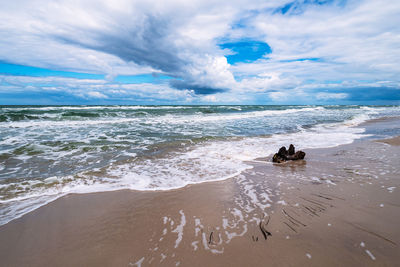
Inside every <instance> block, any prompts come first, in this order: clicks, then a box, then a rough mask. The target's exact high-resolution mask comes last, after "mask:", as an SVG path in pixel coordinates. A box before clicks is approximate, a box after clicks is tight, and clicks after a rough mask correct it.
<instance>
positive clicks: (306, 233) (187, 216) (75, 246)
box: [0, 138, 400, 266]
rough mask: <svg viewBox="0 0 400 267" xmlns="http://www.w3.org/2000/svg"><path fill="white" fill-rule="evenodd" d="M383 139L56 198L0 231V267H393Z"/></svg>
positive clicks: (393, 214)
mask: <svg viewBox="0 0 400 267" xmlns="http://www.w3.org/2000/svg"><path fill="white" fill-rule="evenodd" d="M384 142H385V143H382V142H373V141H362V142H356V143H354V144H351V145H345V146H340V147H336V148H330V149H319V150H310V151H306V152H307V156H306V161H299V162H291V163H285V164H279V165H274V164H271V163H270V162H267V161H265V162H264V160H263V159H259V160H257V161H254V162H252V164H253V165H254V168H253V169H250V170H248V171H246V172H244V173H243V174H242V175H239V176H238V177H235V178H232V179H229V180H226V181H221V182H210V183H203V184H197V185H192V186H187V187H185V188H183V189H179V190H173V191H166V192H136V191H128V190H124V191H115V192H105V193H95V194H82V195H76V194H75V195H68V196H66V197H63V198H60V199H58V200H56V201H54V202H52V203H50V204H48V205H46V206H44V207H41V208H39V209H37V210H35V211H33V212H31V213H29V214H27V215H25V216H23V217H22V218H20V219H17V220H15V221H12V222H10V223H8V224H6V225H4V226H1V227H0V240H1V242H0V265H1V266H140V265H141V266H395V265H397V264H398V262H399V261H400V253H399V244H400V227H399V223H400V194H399V189H400V188H399V186H400V175H399V174H400V167H399V166H400V157H399V156H400V155H399V154H400V149H399V147H398V146H392V145H388V144H394V143H396V144H398V142H399V138H396V139H391V140H386V141H384ZM268 160H269V159H268Z"/></svg>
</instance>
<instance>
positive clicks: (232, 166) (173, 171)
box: [0, 107, 369, 224]
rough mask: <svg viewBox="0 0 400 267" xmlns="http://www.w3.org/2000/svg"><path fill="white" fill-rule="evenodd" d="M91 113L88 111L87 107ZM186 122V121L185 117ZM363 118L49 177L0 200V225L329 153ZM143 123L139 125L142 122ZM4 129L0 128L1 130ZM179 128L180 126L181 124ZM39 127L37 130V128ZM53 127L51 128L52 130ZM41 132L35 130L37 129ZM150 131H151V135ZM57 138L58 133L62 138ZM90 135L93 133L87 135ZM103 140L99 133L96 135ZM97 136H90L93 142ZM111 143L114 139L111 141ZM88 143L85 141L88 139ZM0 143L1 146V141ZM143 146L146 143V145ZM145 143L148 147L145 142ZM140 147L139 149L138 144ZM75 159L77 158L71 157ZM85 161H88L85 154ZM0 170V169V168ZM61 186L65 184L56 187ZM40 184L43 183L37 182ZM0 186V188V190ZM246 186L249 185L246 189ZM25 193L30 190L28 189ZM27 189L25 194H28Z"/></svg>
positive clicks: (357, 132)
mask: <svg viewBox="0 0 400 267" xmlns="http://www.w3.org/2000/svg"><path fill="white" fill-rule="evenodd" d="M88 108H92V107H88ZM322 111H324V108H322V107H307V108H297V109H288V110H266V111H256V112H248V113H239V114H228V115H221V114H217V115H207V116H205V115H190V116H192V118H190V119H189V120H191V119H193V120H197V121H202V120H204V121H219V120H223V119H226V120H229V119H245V118H250V117H257V116H271V115H274V114H275V115H279V114H284V113H297V112H300V113H301V112H316V113H319V112H322ZM190 116H189V117H190ZM368 118H369V117H368V115H365V114H360V115H357V116H355V117H354V118H353V119H351V120H348V121H345V122H342V123H326V124H319V125H317V126H314V127H312V128H300V131H299V132H296V133H282V134H275V135H272V136H270V137H243V138H233V139H228V140H222V141H221V140H219V141H218V140H217V141H215V140H214V141H213V140H212V141H206V142H203V143H200V144H193V145H188V146H187V147H186V149H184V150H179V151H172V152H170V153H167V154H166V155H163V156H161V157H154V158H148V159H141V160H134V161H129V162H125V163H115V164H110V165H109V166H108V167H106V168H103V169H102V174H101V175H94V174H88V173H85V172H82V173H78V175H77V176H65V177H59V176H56V177H54V176H52V177H50V178H48V179H47V180H46V181H45V182H44V183H51V182H54V181H60V182H59V183H57V184H56V185H55V186H53V187H50V188H48V187H44V186H43V187H40V186H39V187H38V186H35V187H34V186H32V185H33V183H34V181H31V182H28V184H27V185H26V187H27V188H25V189H27V190H25V189H23V190H25V191H26V192H25V193H20V194H18V197H15V198H11V199H0V203H1V204H3V205H5V206H6V208H5V209H4V210H3V211H2V216H1V218H0V224H4V223H7V222H8V221H10V220H12V219H15V218H17V217H20V216H22V215H23V214H25V213H27V212H29V211H31V210H33V209H35V208H37V207H39V206H41V205H44V204H46V203H48V202H50V201H52V200H54V199H56V198H58V197H60V196H63V195H66V194H68V193H88V192H99V191H111V190H118V189H133V190H169V189H175V188H181V187H184V186H186V185H188V184H195V183H203V182H208V181H216V180H223V179H228V178H230V177H234V176H237V175H238V174H240V173H241V172H242V171H243V170H246V169H249V168H251V167H252V166H251V165H250V163H249V162H247V161H251V160H254V159H256V158H258V157H265V156H268V155H271V154H272V153H274V152H275V151H276V149H277V147H280V146H283V145H286V146H287V145H288V144H290V143H292V144H294V145H295V146H296V147H298V148H299V149H303V150H304V149H311V148H324V147H334V146H337V145H341V144H348V143H351V142H353V141H354V140H356V139H359V138H361V137H363V136H365V135H364V134H363V133H364V129H362V128H355V127H354V126H357V125H359V124H360V123H362V122H364V121H366V120H368ZM175 119H176V118H175V117H174V116H170V115H163V116H159V117H155V118H151V119H149V121H146V120H144V121H145V122H146V123H147V124H148V125H151V124H152V123H155V124H157V123H160V122H163V123H164V124H165V125H166V127H169V123H173V122H175V123H178V122H177V121H176V120H175ZM187 119H188V118H187V117H183V118H181V121H180V122H179V123H182V121H185V120H187ZM136 120H140V119H139V118H134V119H132V118H116V119H112V120H107V121H102V120H97V121H96V120H94V121H68V123H67V124H65V122H62V121H60V122H54V121H49V122H48V123H49V126H51V124H52V123H56V124H57V123H59V124H60V126H63V125H64V126H66V125H75V124H76V125H80V126H82V124H86V125H91V124H93V125H95V124H98V123H116V122H119V123H127V122H135V121H136ZM142 122H143V120H142ZM35 123H37V125H38V126H39V125H40V124H41V123H47V122H43V121H29V122H13V123H10V125H11V124H13V125H14V126H15V125H19V126H20V127H32V125H35ZM4 124H5V123H2V124H1V123H0V125H4ZM183 125H185V124H183ZM40 126H41V127H42V126H43V125H40ZM53 126H54V124H53ZM40 129H41V128H40ZM157 129H159V128H157V127H154V130H153V131H157ZM62 134H63V133H60V135H62ZM92 134H93V133H92ZM102 134H103V133H102ZM98 136H99V134H97V133H96V134H95V135H94V138H96V137H98ZM114 139H116V140H117V139H118V138H117V137H114ZM88 140H89V139H88ZM4 141H7V139H6V140H4ZM13 141H18V139H12V138H11V139H8V141H7V142H13ZM147 141H149V140H147ZM150 143H151V142H150ZM142 145H143V143H142ZM57 153H59V154H58V156H57V157H56V155H57V154H51V153H49V158H51V157H53V158H60V159H61V158H62V157H72V154H71V152H57ZM61 153H64V154H61ZM125 154H126V155H129V156H132V157H133V156H135V155H136V153H129V152H125ZM77 157H78V158H79V156H77ZM85 157H87V159H88V158H89V157H90V155H88V154H85ZM3 168H4V167H3ZM62 181H65V182H62ZM42 183H43V182H42ZM2 186H3V185H2ZM249 186H250V185H249ZM28 187H31V188H30V189H29V188H28ZM28 189H29V190H28ZM246 192H248V194H249V196H250V197H253V198H254V188H250V187H249V188H248V190H247V191H246ZM260 197H262V198H263V200H262V201H260V199H254V201H255V202H257V203H261V202H262V203H263V205H269V204H268V203H267V202H269V201H270V200H269V197H268V195H265V196H264V195H263V196H260Z"/></svg>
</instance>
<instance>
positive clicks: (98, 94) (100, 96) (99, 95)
mask: <svg viewBox="0 0 400 267" xmlns="http://www.w3.org/2000/svg"><path fill="white" fill-rule="evenodd" d="M87 95H88V96H89V97H93V98H108V96H106V95H105V94H102V93H100V92H96V91H90V92H87Z"/></svg>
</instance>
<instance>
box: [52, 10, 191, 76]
mask: <svg viewBox="0 0 400 267" xmlns="http://www.w3.org/2000/svg"><path fill="white" fill-rule="evenodd" d="M127 23H129V22H127ZM123 25H126V24H123ZM170 32H171V26H170V22H168V21H167V20H165V19H163V18H157V17H155V16H150V15H147V16H144V18H143V19H142V20H141V22H140V23H139V24H138V25H129V24H128V25H127V26H125V27H120V28H116V29H113V31H112V32H105V31H96V30H93V29H84V30H83V31H82V34H81V35H75V36H71V37H68V36H54V38H56V39H57V40H60V41H62V42H65V43H67V44H71V45H78V46H80V47H83V48H88V49H92V50H96V51H100V52H104V53H107V54H111V55H114V56H117V57H119V58H121V59H122V60H124V61H126V62H130V61H132V62H134V63H136V64H138V65H143V66H150V67H152V68H154V69H157V70H160V71H162V72H164V73H166V74H168V75H172V76H179V75H180V74H181V72H182V69H183V66H185V65H186V64H187V62H186V61H185V60H183V59H181V58H180V57H179V50H178V48H177V47H176V46H175V45H174V44H173V40H172V38H171V36H169V33H170ZM77 36H78V37H77ZM79 37H81V38H79Z"/></svg>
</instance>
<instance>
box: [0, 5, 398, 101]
mask: <svg viewBox="0 0 400 267" xmlns="http://www.w3.org/2000/svg"><path fill="white" fill-rule="evenodd" d="M399 13H400V3H397V2H396V1H384V3H382V2H381V1H374V0H348V1H345V0H318V1H317V0H315V1H312V0H307V1H306V0H304V1H302V0H294V1H289V0H276V1H269V2H267V3H265V1H261V0H254V1H244V0H234V1H231V2H230V3H229V4H226V3H221V2H220V1H210V0H206V1H204V0H203V1H200V0H198V1H190V2H188V1H180V0H173V1H172V0H169V1H159V0H152V1H139V0H138V1H130V0H113V1H111V0H107V1H94V0H93V1H73V2H71V1H63V0H60V1H45V0H34V1H32V0H31V1H27V0H19V1H14V2H9V1H3V2H2V3H0V16H1V17H2V22H1V23H0V34H1V36H3V37H4V38H1V40H0V61H3V62H8V63H13V64H20V65H27V66H33V67H41V68H47V69H52V70H59V71H73V72H83V73H94V74H102V75H105V76H106V79H105V80H85V79H71V80H73V82H71V80H70V81H69V82H66V80H65V79H64V80H63V79H62V78H57V79H56V78H54V77H53V78H51V77H48V78H47V79H52V82H51V83H49V84H51V86H47V85H45V86H39V83H38V85H36V83H35V82H34V83H33V85H32V83H31V82H28V81H27V82H26V83H24V82H23V80H24V79H23V78H21V77H16V76H13V75H8V74H7V73H4V74H3V75H2V78H1V83H0V87H1V88H0V92H4V91H5V89H6V88H7V89H8V90H9V91H8V92H18V91H23V90H30V91H35V92H38V91H37V90H42V91H48V90H49V88H50V87H54V88H65V90H66V92H70V93H71V94H72V95H73V96H76V97H79V96H81V97H82V98H84V99H89V98H93V99H97V100H99V99H101V100H109V101H113V100H118V99H121V98H122V95H123V93H118V92H122V91H118V90H128V91H129V92H130V93H129V94H128V95H127V97H126V99H128V98H130V97H131V96H132V95H136V96H137V97H138V98H137V99H143V100H148V101H156V102H157V101H161V100H162V99H171V98H173V97H176V101H177V102H180V101H182V102H184V101H187V103H194V102H195V103H202V102H213V103H257V104H261V103H264V104H267V103H275V102H276V103H297V102H300V101H302V102H304V103H314V102H332V101H333V102H335V101H336V102H340V101H341V102H345V101H357V98H359V99H363V100H364V101H370V100H373V99H374V98H378V99H380V100H385V101H392V102H393V101H399V100H400V99H399V98H398V97H397V96H398V91H399V88H400V77H399V75H398V73H400V63H399V62H400V29H399V27H398V25H400V17H399V16H398V14H399ZM252 49H253V50H252ZM151 73H158V74H162V75H166V76H169V77H170V79H168V80H165V81H164V82H162V83H158V84H152V83H144V84H142V85H141V86H139V85H137V84H131V85H128V84H119V83H117V82H115V81H114V78H115V77H117V76H118V75H139V74H151ZM31 79H33V78H31ZM44 79H45V78H44ZM13 80H14V81H16V80H18V82H16V83H17V84H13V82H12V81H13ZM33 80H35V79H33ZM71 83H72V84H73V86H75V90H72V89H71V86H70V85H71ZM88 84H89V87H88ZM29 86H31V87H29ZM92 86H95V87H96V88H95V89H93V88H91V87H92ZM129 86H131V88H130V89H128V88H126V87H129ZM39 87H40V88H39ZM150 87H152V88H156V89H150ZM142 88H146V90H148V91H146V90H144V91H143V90H142ZM376 88H381V89H382V88H384V89H383V90H382V92H391V95H390V96H389V95H388V96H387V97H383V96H381V95H379V94H376V93H369V92H373V91H374V90H377V89H376ZM135 90H136V91H135ZM78 91H79V93H77V92H78ZM133 91H135V92H136V93H132V92H133ZM155 91H157V93H156V94H154V92H155ZM360 92H364V93H365V95H361V94H360ZM167 95H168V96H167ZM137 99H136V100H137ZM170 101H173V99H172V100H170Z"/></svg>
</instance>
